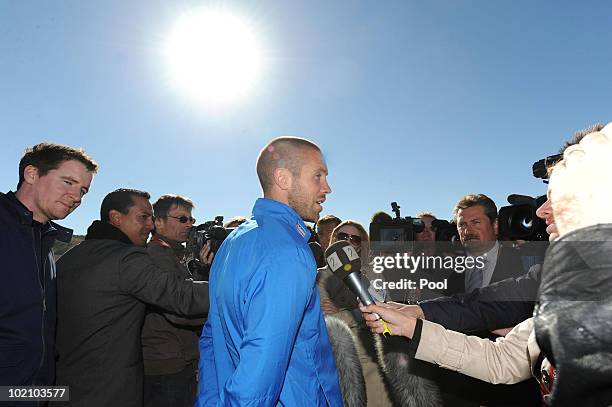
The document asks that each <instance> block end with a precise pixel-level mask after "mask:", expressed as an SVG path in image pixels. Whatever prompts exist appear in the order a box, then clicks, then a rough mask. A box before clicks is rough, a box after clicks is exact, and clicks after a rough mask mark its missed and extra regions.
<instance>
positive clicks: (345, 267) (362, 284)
mask: <svg viewBox="0 0 612 407" xmlns="http://www.w3.org/2000/svg"><path fill="white" fill-rule="evenodd" d="M325 261H326V262H327V265H328V266H329V269H330V270H331V272H332V273H333V274H334V275H335V276H336V277H338V278H340V279H341V280H342V281H344V284H346V285H347V286H348V288H349V289H350V290H351V291H352V292H353V293H354V294H355V295H356V296H357V298H359V301H360V302H361V304H363V305H365V306H368V305H374V304H375V301H374V299H373V298H372V295H371V294H370V292H369V291H368V286H369V281H368V280H367V279H366V278H365V277H363V276H362V275H361V258H360V257H359V254H358V253H357V251H356V250H355V248H354V247H353V246H352V245H351V244H350V243H349V242H347V241H344V240H340V241H338V242H336V243H334V244H332V245H330V246H329V247H328V248H327V250H325ZM374 315H375V316H376V320H380V322H382V324H383V325H384V327H385V329H383V331H382V332H379V333H382V334H383V335H385V336H387V335H393V333H392V332H391V331H390V330H389V328H388V327H387V325H386V322H385V321H384V320H382V319H380V317H379V316H378V315H376V314H374Z"/></svg>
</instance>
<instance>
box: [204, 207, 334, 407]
mask: <svg viewBox="0 0 612 407" xmlns="http://www.w3.org/2000/svg"><path fill="white" fill-rule="evenodd" d="M309 237H310V233H309V232H308V229H306V225H305V224H304V222H303V221H302V219H301V218H300V217H299V216H298V214H297V213H296V212H295V211H294V210H293V209H291V208H290V207H289V206H287V205H285V204H283V203H281V202H278V201H275V200H271V199H266V198H260V199H258V200H257V202H256V203H255V207H254V208H253V217H252V218H251V220H249V221H248V222H245V223H243V224H242V225H241V226H240V227H239V228H238V229H236V230H235V231H234V232H232V234H230V236H228V238H227V239H225V241H224V242H223V244H222V246H221V248H220V250H219V252H218V253H217V255H216V256H215V260H214V262H213V265H212V269H211V273H210V276H211V277H210V286H209V287H210V312H209V314H208V321H207V323H206V325H205V327H204V331H203V332H202V337H201V338H200V380H199V394H198V400H197V402H196V406H291V407H295V406H308V407H315V406H327V405H329V406H342V396H341V393H340V386H339V384H338V372H337V370H336V363H335V360H334V356H333V354H332V349H331V345H330V343H329V338H328V336H327V329H326V327H325V321H324V319H323V314H322V312H321V306H320V304H319V292H318V290H317V287H316V284H315V278H316V271H317V268H316V264H315V260H314V257H313V256H312V252H311V251H310V248H309V247H308V244H307V241H308V238H309Z"/></svg>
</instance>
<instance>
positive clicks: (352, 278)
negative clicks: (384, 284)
mask: <svg viewBox="0 0 612 407" xmlns="http://www.w3.org/2000/svg"><path fill="white" fill-rule="evenodd" d="M325 261H326V262H327V265H328V266H329V269H330V270H331V272H332V273H333V274H334V275H335V276H336V277H338V278H340V279H341V280H342V281H344V284H346V285H347V286H348V288H350V289H351V291H352V292H353V293H354V294H355V295H356V296H357V298H359V301H361V303H362V304H363V305H365V306H368V305H370V304H374V298H372V295H371V294H370V292H369V291H368V286H369V284H368V281H367V279H364V278H362V276H361V258H360V257H359V254H358V253H357V251H356V250H355V248H354V247H353V246H352V245H351V244H350V243H349V242H347V241H346V240H339V241H337V242H336V243H334V244H332V245H330V246H329V247H328V248H327V250H325Z"/></svg>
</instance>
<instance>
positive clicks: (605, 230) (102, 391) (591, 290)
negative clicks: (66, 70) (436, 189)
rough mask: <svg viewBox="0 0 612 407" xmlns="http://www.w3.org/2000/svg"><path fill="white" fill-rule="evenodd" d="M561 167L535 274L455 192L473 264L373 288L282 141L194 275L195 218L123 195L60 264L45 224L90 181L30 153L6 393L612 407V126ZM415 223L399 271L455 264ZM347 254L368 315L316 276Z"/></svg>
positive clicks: (554, 176) (1, 346) (180, 208)
mask: <svg viewBox="0 0 612 407" xmlns="http://www.w3.org/2000/svg"><path fill="white" fill-rule="evenodd" d="M561 154H562V157H561V159H560V161H558V162H556V163H552V164H551V165H550V166H549V168H548V171H549V178H550V179H549V184H548V193H547V199H546V201H545V202H544V203H543V204H542V205H541V206H540V207H539V208H537V212H536V214H537V216H538V217H539V218H541V219H542V220H543V221H544V222H545V224H546V232H547V234H548V235H549V239H550V242H551V243H550V247H549V248H548V249H547V250H546V252H545V255H543V256H542V258H537V256H536V258H535V260H534V257H533V256H531V253H529V255H527V253H526V251H525V250H523V248H522V247H523V246H522V245H521V244H522V243H523V242H514V241H501V240H500V234H499V225H498V210H497V207H496V205H495V203H494V202H493V200H491V199H490V198H489V197H487V196H486V195H484V194H469V195H466V196H464V197H461V198H460V199H459V200H458V201H457V203H456V204H455V206H454V208H453V221H454V223H453V225H456V232H457V235H458V239H459V241H460V246H461V250H462V252H461V253H462V254H461V256H470V257H472V258H475V259H478V262H477V263H476V264H478V266H476V265H474V266H469V267H467V268H466V267H463V268H462V269H461V271H458V268H456V269H452V268H450V269H449V268H446V267H442V263H438V265H437V266H436V267H434V268H433V269H428V268H427V267H425V266H424V265H423V264H424V263H419V264H420V266H419V267H417V269H415V270H410V272H408V271H407V268H406V267H404V268H402V267H400V266H399V264H400V263H399V262H398V265H397V266H395V267H385V268H384V270H383V271H382V272H380V270H377V268H376V267H374V266H373V264H374V260H373V259H375V258H377V257H378V258H383V257H385V256H387V257H392V253H391V251H390V249H389V248H388V247H386V248H385V246H381V245H377V242H374V241H371V238H372V237H373V236H374V234H372V233H368V230H366V228H367V226H364V225H362V224H360V223H359V222H356V221H353V220H350V219H348V220H342V219H340V218H339V217H337V216H334V215H331V214H328V215H326V216H322V217H321V216H320V215H321V212H322V210H323V203H324V202H325V200H326V199H327V195H328V194H330V193H331V187H330V185H329V184H328V181H327V175H328V168H327V164H326V162H325V159H324V154H323V152H322V150H321V148H320V147H319V146H317V145H316V144H314V143H313V142H311V141H309V140H306V139H302V138H297V137H280V138H276V139H273V140H271V141H270V142H269V143H268V144H267V145H266V146H264V147H263V149H262V150H261V151H260V153H259V155H258V157H257V161H256V171H257V176H258V178H259V181H260V184H261V187H262V191H263V197H262V198H259V199H257V200H256V201H255V204H254V207H253V211H252V214H251V216H250V217H248V218H247V217H236V218H232V219H231V220H230V221H229V222H227V223H226V224H225V227H226V228H228V229H227V230H228V231H231V233H229V235H228V236H227V237H226V238H225V239H224V241H223V244H221V246H220V247H219V248H216V247H213V246H211V241H208V243H206V244H204V245H203V246H202V247H201V248H198V251H196V255H197V257H198V259H197V261H196V263H197V264H198V265H199V266H198V267H201V268H202V269H205V270H206V273H203V274H200V273H197V272H194V270H193V268H192V267H191V266H188V265H187V259H188V258H189V253H188V248H187V247H186V245H185V243H186V242H187V241H188V240H189V239H190V234H191V232H192V230H193V227H194V225H195V223H196V220H195V219H194V218H193V216H192V211H193V209H194V207H195V204H194V202H193V201H192V200H191V199H189V198H188V197H186V196H184V195H176V194H165V195H162V196H160V197H159V198H158V199H157V200H156V201H155V202H154V203H153V204H151V196H150V195H149V194H148V193H147V192H145V191H141V190H136V189H127V188H119V189H116V190H114V191H112V192H110V193H108V194H107V195H106V196H105V198H104V199H103V201H102V203H101V205H100V218H99V219H96V220H93V221H92V223H91V225H90V226H89V228H88V230H87V234H86V236H85V240H84V241H83V242H82V243H80V244H78V245H76V246H75V247H73V248H72V249H71V250H69V251H68V252H67V253H66V254H64V255H63V256H61V257H60V258H59V260H57V261H56V259H55V257H54V255H53V250H52V247H53V243H54V241H56V240H58V241H62V242H69V241H70V239H71V236H72V231H70V230H69V229H66V228H64V227H62V226H60V225H58V224H57V223H55V222H54V221H55V220H61V219H64V218H66V217H67V216H68V215H70V213H71V212H72V211H74V210H75V209H76V208H77V207H78V206H79V205H80V203H81V201H82V199H83V198H84V196H85V194H86V193H87V192H88V191H89V188H90V186H91V183H92V179H93V178H94V176H95V174H96V173H97V171H98V164H97V163H96V162H95V161H94V159H93V158H92V157H90V156H89V155H88V154H87V153H86V152H85V151H84V150H82V149H75V148H72V147H69V146H63V145H58V144H48V143H42V144H38V145H35V146H33V147H30V148H28V149H26V152H25V154H24V155H23V157H22V159H21V161H20V163H19V180H18V184H17V189H16V191H15V192H11V191H9V192H7V193H2V194H0V265H1V267H0V269H1V272H2V277H3V284H2V285H0V386H10V387H12V388H18V387H20V388H24V386H67V388H68V389H69V399H68V400H66V399H62V400H60V399H53V398H45V399H33V398H32V399H29V400H20V401H19V404H18V405H22V406H27V405H47V404H48V403H50V405H74V406H106V405H117V406H192V405H195V406H230V405H231V406H234V405H235V406H260V405H261V406H276V405H283V406H342V405H345V406H347V407H348V406H366V405H367V406H404V405H408V406H439V405H446V406H480V405H487V406H530V405H533V406H538V405H542V403H543V402H544V403H547V404H550V405H559V406H565V405H575V404H576V403H578V402H580V403H582V404H584V405H608V404H610V403H612V374H610V370H609V368H608V365H609V361H610V359H611V358H612V351H611V349H612V347H611V346H610V345H611V344H610V343H609V342H610V339H609V338H610V337H611V336H610V335H609V333H610V331H612V324H610V323H609V320H608V311H609V310H610V309H611V303H610V300H609V294H608V291H607V289H608V288H611V287H609V281H611V279H610V277H609V276H610V275H612V274H610V273H611V272H612V270H611V269H610V268H611V262H612V260H609V259H612V243H611V241H612V239H611V236H612V234H611V233H610V231H611V230H612V229H611V228H612V226H610V224H611V223H612V212H610V211H609V210H608V208H607V205H608V202H609V199H608V195H609V191H610V190H612V188H610V187H612V168H610V166H611V165H612V164H611V163H612V160H611V159H610V158H611V157H612V123H611V124H608V125H607V126H603V125H596V126H593V127H591V128H589V129H587V130H584V131H581V132H578V133H576V135H575V136H574V137H573V138H572V139H571V140H569V141H568V142H566V143H565V145H564V146H563V148H562V151H561ZM415 215H416V216H415V218H416V219H418V223H419V225H420V227H419V228H417V229H415V230H416V232H415V233H414V236H413V237H412V238H411V239H410V242H409V244H407V245H406V247H408V249H406V252H407V253H404V255H405V256H407V255H409V256H415V257H416V256H420V258H421V259H426V258H432V259H433V258H435V257H436V256H438V257H440V258H442V256H444V258H445V259H446V258H455V259H456V258H457V256H460V255H459V254H458V253H457V252H453V253H448V252H446V251H445V250H443V249H441V248H440V246H438V245H436V244H435V242H436V240H437V239H436V238H437V237H438V238H439V236H436V235H437V233H438V229H437V226H436V225H437V223H436V222H437V219H436V216H435V215H434V214H433V213H431V212H420V213H417V214H415ZM391 219H392V218H391V216H389V215H387V214H385V213H381V212H379V213H376V214H375V215H374V216H373V218H372V224H373V225H374V224H381V222H382V223H384V222H388V221H390V220H391ZM410 219H412V218H410ZM411 222H412V220H411ZM309 224H312V225H313V226H310V225H309ZM229 228H231V229H229ZM340 241H344V242H348V243H345V245H347V247H351V248H352V249H353V251H351V253H353V252H354V253H356V255H355V256H354V257H355V258H360V259H361V262H360V264H361V268H360V269H359V270H357V271H358V272H359V273H360V276H361V277H360V278H361V279H362V280H361V281H362V283H363V284H364V285H365V287H366V288H367V291H368V292H369V295H370V296H371V297H372V299H373V300H374V301H375V303H373V304H370V305H367V306H364V305H363V304H360V302H359V300H358V298H357V296H356V294H355V292H354V290H352V289H351V287H350V286H349V285H347V284H346V283H345V281H344V280H343V278H342V277H341V276H340V275H339V274H338V273H336V269H335V268H333V267H328V266H326V265H325V258H324V257H325V256H324V255H323V254H322V253H325V250H326V249H327V248H328V247H329V246H330V245H334V244H335V243H337V242H340ZM315 248H316V250H315ZM395 254H397V259H398V261H399V259H400V257H399V254H398V253H395ZM353 260H354V258H353ZM330 264H331V263H330ZM351 264H354V263H351ZM380 264H382V263H380ZM385 264H386V263H385ZM406 264H408V263H406ZM456 264H458V263H456ZM466 264H467V263H466ZM202 276H206V277H207V278H202ZM423 281H425V282H427V284H423V283H421V285H419V284H418V282H423ZM430 283H432V284H430ZM383 333H385V335H384V336H383V335H381V334H383ZM0 403H1V402H0Z"/></svg>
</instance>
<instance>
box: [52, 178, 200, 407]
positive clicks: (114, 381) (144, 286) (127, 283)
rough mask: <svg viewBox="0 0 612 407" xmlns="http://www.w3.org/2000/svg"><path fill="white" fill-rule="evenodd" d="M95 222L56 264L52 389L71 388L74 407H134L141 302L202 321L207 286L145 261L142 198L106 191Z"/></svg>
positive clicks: (146, 206)
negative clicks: (55, 353) (55, 356)
mask: <svg viewBox="0 0 612 407" xmlns="http://www.w3.org/2000/svg"><path fill="white" fill-rule="evenodd" d="M100 219H101V220H99V221H94V222H93V223H92V225H91V226H90V227H89V229H88V230H87V235H86V237H85V241H84V242H82V243H81V244H79V245H78V246H75V247H74V248H72V250H70V251H69V252H68V253H66V254H64V255H63V256H62V257H61V259H60V260H59V261H58V325H57V348H58V361H57V384H58V385H68V386H69V387H70V404H71V405H74V406H88V407H89V406H122V407H130V406H138V407H140V406H142V400H143V362H142V349H141V341H140V334H141V328H142V324H143V321H144V317H145V308H146V305H145V304H151V305H155V306H157V307H159V308H162V309H165V310H168V311H171V312H173V313H175V314H178V315H182V316H186V315H189V316H196V315H203V314H205V313H206V312H208V285H207V284H205V283H201V284H196V283H195V282H193V281H189V280H185V279H184V278H183V277H180V276H177V275H174V274H173V273H171V272H165V271H162V270H160V269H159V268H158V267H157V266H156V265H155V263H154V262H153V260H152V259H151V258H150V256H149V255H148V253H147V251H146V249H145V248H144V246H145V244H146V242H147V239H148V236H149V233H150V232H151V230H152V229H153V210H152V208H151V203H150V202H149V194H148V193H146V192H143V191H137V190H132V189H118V190H116V191H113V192H111V193H109V194H108V195H107V196H106V197H105V198H104V200H103V202H102V207H101V210H100Z"/></svg>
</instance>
